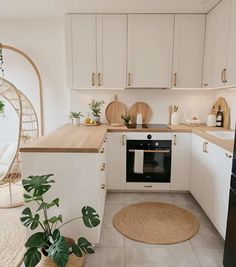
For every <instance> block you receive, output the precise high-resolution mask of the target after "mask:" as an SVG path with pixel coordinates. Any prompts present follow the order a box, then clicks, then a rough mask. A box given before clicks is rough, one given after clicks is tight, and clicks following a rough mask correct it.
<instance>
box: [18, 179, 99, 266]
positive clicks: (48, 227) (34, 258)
mask: <svg viewBox="0 0 236 267" xmlns="http://www.w3.org/2000/svg"><path fill="white" fill-rule="evenodd" d="M52 176H53V174H48V175H42V176H29V177H28V178H26V179H23V181H22V182H23V187H24V189H25V191H26V193H25V194H24V199H25V202H26V203H29V202H34V204H36V207H37V208H36V212H35V213H33V212H32V210H31V209H30V208H29V207H26V208H25V209H24V210H23V212H22V217H21V222H22V223H23V225H24V226H26V227H28V228H29V229H31V230H35V229H37V228H40V231H38V232H34V233H33V234H32V235H31V236H30V237H29V238H28V240H27V241H26V243H25V246H26V249H27V251H26V253H25V255H24V264H25V266H26V267H34V266H36V265H37V264H38V263H39V262H40V261H41V259H42V257H45V256H46V257H47V258H48V257H49V258H50V260H51V261H52V262H53V263H54V264H55V266H59V267H65V266H66V265H67V263H68V262H69V260H70V256H71V255H72V254H74V255H76V256H77V257H82V256H83V255H84V254H92V253H94V250H93V249H92V246H91V243H90V242H89V241H88V240H87V239H86V238H84V237H80V238H78V240H77V241H76V242H75V241H74V242H68V239H67V238H66V237H64V236H63V235H62V234H61V232H60V230H61V228H62V227H63V226H64V225H66V224H68V223H70V222H71V221H74V220H77V219H82V221H83V223H84V225H85V226H87V227H89V228H93V227H96V226H98V225H99V224H100V220H99V216H98V214H97V212H96V211H95V210H94V209H93V208H91V207H89V206H85V207H83V208H82V216H79V217H76V218H73V219H71V220H69V221H66V222H63V218H62V215H60V214H59V215H58V214H57V215H54V216H49V213H48V210H49V209H53V208H55V207H58V206H59V202H60V201H59V198H55V199H53V200H52V201H51V202H46V201H45V200H44V195H45V194H46V193H47V192H48V191H49V189H50V188H51V186H52V184H53V183H55V181H54V180H52V179H51V177H52ZM50 214H51V211H50ZM50 266H51V265H50Z"/></svg>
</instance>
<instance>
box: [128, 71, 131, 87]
mask: <svg viewBox="0 0 236 267" xmlns="http://www.w3.org/2000/svg"><path fill="white" fill-rule="evenodd" d="M128 86H131V73H130V72H129V73H128Z"/></svg>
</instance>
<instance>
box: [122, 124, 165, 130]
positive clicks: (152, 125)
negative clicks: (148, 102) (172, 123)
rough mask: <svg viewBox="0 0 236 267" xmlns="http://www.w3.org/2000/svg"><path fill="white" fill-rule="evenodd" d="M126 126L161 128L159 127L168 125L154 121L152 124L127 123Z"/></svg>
mask: <svg viewBox="0 0 236 267" xmlns="http://www.w3.org/2000/svg"><path fill="white" fill-rule="evenodd" d="M127 128H128V129H156V128H158V129H159V128H161V129H168V125H167V124H158V123H154V124H148V123H147V124H136V123H133V124H127Z"/></svg>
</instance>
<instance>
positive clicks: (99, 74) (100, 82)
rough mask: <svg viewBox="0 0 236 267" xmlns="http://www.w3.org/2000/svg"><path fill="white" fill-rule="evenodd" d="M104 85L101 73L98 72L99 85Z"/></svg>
mask: <svg viewBox="0 0 236 267" xmlns="http://www.w3.org/2000/svg"><path fill="white" fill-rule="evenodd" d="M101 85H102V79H101V73H100V72H99V73H98V86H101Z"/></svg>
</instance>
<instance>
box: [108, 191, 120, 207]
mask: <svg viewBox="0 0 236 267" xmlns="http://www.w3.org/2000/svg"><path fill="white" fill-rule="evenodd" d="M106 204H108V205H123V204H124V197H123V193H115V192H111V193H109V194H107V198H106Z"/></svg>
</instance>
